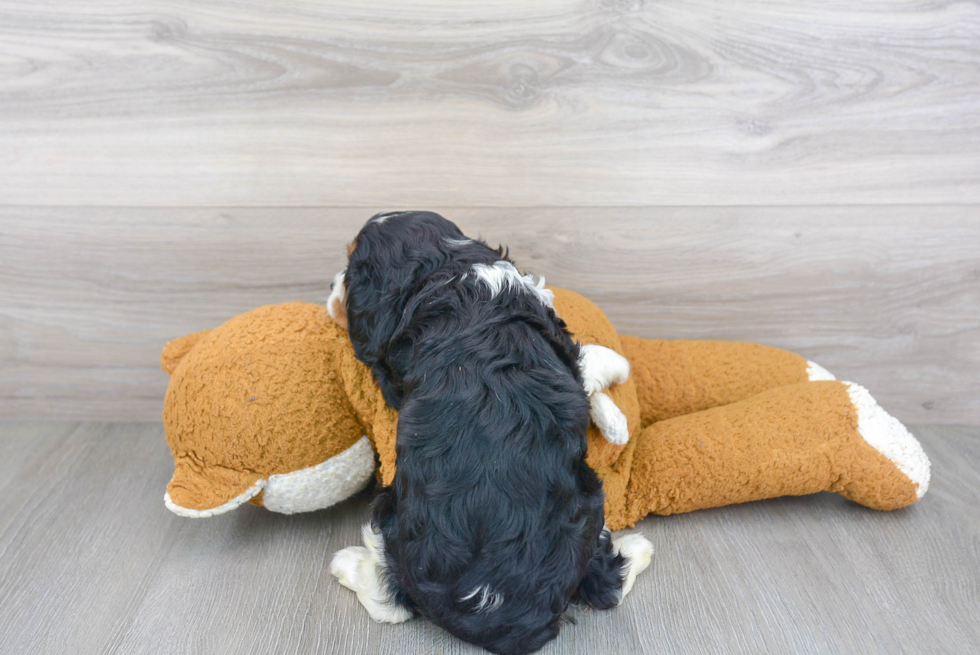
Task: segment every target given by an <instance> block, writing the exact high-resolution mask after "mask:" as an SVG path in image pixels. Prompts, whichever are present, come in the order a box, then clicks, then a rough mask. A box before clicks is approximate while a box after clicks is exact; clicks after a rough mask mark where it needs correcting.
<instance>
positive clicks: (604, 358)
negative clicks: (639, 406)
mask: <svg viewBox="0 0 980 655" xmlns="http://www.w3.org/2000/svg"><path fill="white" fill-rule="evenodd" d="M580 353H581V354H580V355H579V360H578V364H579V369H580V370H581V372H582V386H584V387H585V393H587V394H588V395H590V396H591V395H592V394H594V393H596V392H597V391H602V390H603V389H607V388H609V387H611V386H612V385H614V384H622V383H623V382H626V380H627V378H629V376H630V363H629V360H627V359H626V358H625V357H623V356H622V355H620V354H619V353H617V352H616V351H615V350H612V349H610V348H606V347H605V346H598V345H595V344H586V345H584V346H582V348H581V349H580Z"/></svg>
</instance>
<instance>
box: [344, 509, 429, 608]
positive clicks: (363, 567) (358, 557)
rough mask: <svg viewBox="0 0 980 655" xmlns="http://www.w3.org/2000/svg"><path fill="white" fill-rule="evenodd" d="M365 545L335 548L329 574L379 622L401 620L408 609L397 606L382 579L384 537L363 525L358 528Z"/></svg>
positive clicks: (367, 525)
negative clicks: (355, 595) (353, 594)
mask: <svg viewBox="0 0 980 655" xmlns="http://www.w3.org/2000/svg"><path fill="white" fill-rule="evenodd" d="M361 535H362V537H363V539H364V546H351V547H350V548H344V549H343V550H341V551H338V552H337V553H336V554H335V555H334V556H333V560H332V561H331V562H330V573H332V574H333V575H334V577H335V578H337V580H338V582H340V584H342V585H344V586H345V587H347V588H348V589H350V590H352V591H354V592H356V593H357V600H359V601H361V605H363V606H364V609H366V610H367V611H368V614H370V615H371V618H372V619H374V620H375V621H378V622H379V623H402V622H403V621H407V620H408V619H410V618H412V613H411V612H410V611H409V610H408V608H406V607H404V606H402V605H399V604H398V603H397V602H395V600H394V599H393V594H392V593H391V592H390V590H388V589H387V588H386V581H385V580H384V571H385V559H384V540H383V539H382V538H381V535H380V534H378V533H377V532H375V531H374V530H373V529H372V528H371V524H370V523H368V524H366V525H365V526H364V527H363V528H362V529H361Z"/></svg>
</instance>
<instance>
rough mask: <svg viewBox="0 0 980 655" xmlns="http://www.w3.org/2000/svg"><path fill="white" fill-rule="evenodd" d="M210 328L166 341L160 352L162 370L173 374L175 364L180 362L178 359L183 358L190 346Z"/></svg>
mask: <svg viewBox="0 0 980 655" xmlns="http://www.w3.org/2000/svg"><path fill="white" fill-rule="evenodd" d="M210 331H211V330H203V331H201V332H195V333H194V334H187V335H185V336H182V337H179V338H177V339H174V340H173V341H168V342H167V345H165V346H164V347H163V351H162V352H161V353H160V368H162V369H163V370H164V372H165V373H166V374H167V375H173V374H174V369H176V368H177V364H180V360H182V359H183V358H184V355H186V354H187V353H189V352H190V351H191V348H193V347H194V345H195V344H197V342H198V341H200V340H201V338H202V337H204V336H205V335H206V334H207V333H208V332H210Z"/></svg>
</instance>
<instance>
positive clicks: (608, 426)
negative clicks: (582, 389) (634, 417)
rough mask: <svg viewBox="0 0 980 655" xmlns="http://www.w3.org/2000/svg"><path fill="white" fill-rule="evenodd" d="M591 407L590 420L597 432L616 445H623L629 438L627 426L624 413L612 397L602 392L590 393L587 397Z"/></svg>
mask: <svg viewBox="0 0 980 655" xmlns="http://www.w3.org/2000/svg"><path fill="white" fill-rule="evenodd" d="M589 403H590V405H591V407H592V410H591V412H590V413H591V415H592V422H593V423H595V425H596V427H597V428H599V432H601V433H602V436H604V437H605V438H606V441H608V442H609V443H611V444H616V445H617V446H622V445H624V444H625V443H626V442H627V441H629V439H630V431H629V426H628V425H627V424H626V415H625V414H623V412H622V411H621V410H620V409H619V407H616V403H614V402H613V399H612V398H610V397H609V396H607V395H606V394H604V393H602V392H597V393H594V394H592V397H591V398H590V399H589Z"/></svg>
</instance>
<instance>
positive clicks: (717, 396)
mask: <svg viewBox="0 0 980 655" xmlns="http://www.w3.org/2000/svg"><path fill="white" fill-rule="evenodd" d="M620 341H621V343H622V347H623V354H624V355H626V358H627V359H628V360H629V362H630V368H631V373H630V376H631V378H632V379H633V381H634V382H635V384H636V392H637V396H638V398H639V401H640V421H641V424H642V426H643V427H646V426H648V425H650V424H651V423H654V422H656V421H662V420H665V419H668V418H673V417H675V416H683V415H685V414H690V413H692V412H698V411H701V410H704V409H709V408H711V407H719V406H721V405H727V404H729V403H733V402H736V401H738V400H743V399H745V398H749V397H751V396H754V395H755V394H757V393H760V392H762V391H765V390H766V389H772V388H774V387H781V386H784V385H787V384H796V383H798V382H807V381H815V380H833V379H835V378H834V376H833V375H831V374H830V373H829V372H827V371H826V370H825V369H824V368H822V367H821V366H819V365H817V364H814V363H813V362H810V361H807V360H806V359H804V358H803V357H801V356H800V355H797V354H796V353H793V352H789V351H787V350H781V349H779V348H773V347H771V346H763V345H760V344H756V343H745V342H736V341H688V340H684V339H678V340H672V341H666V340H661V339H640V338H639V337H632V336H629V335H620Z"/></svg>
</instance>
